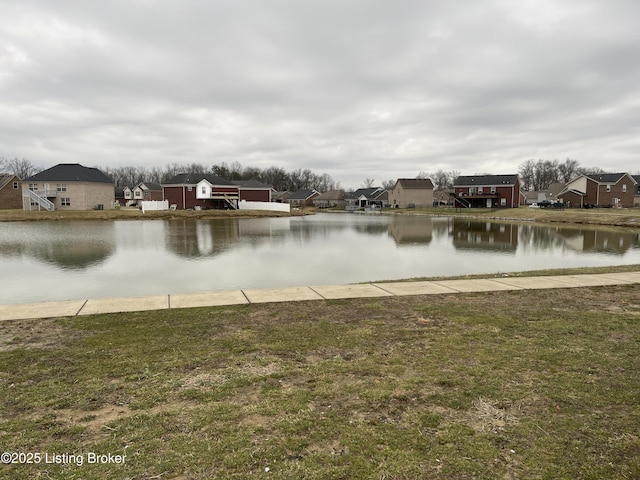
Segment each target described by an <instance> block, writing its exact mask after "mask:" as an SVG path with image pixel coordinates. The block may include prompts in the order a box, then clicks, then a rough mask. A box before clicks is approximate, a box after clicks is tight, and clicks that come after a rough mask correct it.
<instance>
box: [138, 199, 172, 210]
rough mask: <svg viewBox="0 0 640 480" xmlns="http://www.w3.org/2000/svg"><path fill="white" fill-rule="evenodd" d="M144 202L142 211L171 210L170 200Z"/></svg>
mask: <svg viewBox="0 0 640 480" xmlns="http://www.w3.org/2000/svg"><path fill="white" fill-rule="evenodd" d="M141 203H142V213H144V212H146V211H147V210H149V211H151V210H169V200H162V201H161V200H145V201H144V202H141Z"/></svg>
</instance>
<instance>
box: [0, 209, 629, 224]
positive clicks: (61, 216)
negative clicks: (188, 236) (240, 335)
mask: <svg viewBox="0 0 640 480" xmlns="http://www.w3.org/2000/svg"><path fill="white" fill-rule="evenodd" d="M319 212H323V213H351V212H345V211H343V210H331V209H327V210H319V209H316V208H315V207H307V208H303V209H301V210H293V211H292V212H290V213H283V212H276V211H260V210H173V211H151V212H146V213H142V211H140V210H138V209H132V208H121V209H118V210H56V211H53V212H48V211H31V212H29V211H23V210H0V222H31V221H61V220H63V221H69V220H77V221H87V220H99V221H107V220H160V219H163V220H175V219H191V218H195V219H212V220H213V219H224V218H274V217H275V218H277V217H298V216H306V215H314V214H315V213H319ZM379 214H382V215H407V216H430V217H459V218H469V219H477V220H486V221H502V222H520V223H540V224H549V225H556V224H564V225H577V226H582V225H587V226H600V227H622V228H640V209H638V210H635V209H620V210H616V209H594V210H580V209H566V210H560V211H556V210H551V209H530V208H527V207H520V208H517V209H512V208H509V209H498V210H485V209H474V211H473V212H466V211H462V210H454V209H445V208H444V207H439V208H419V209H403V210H398V209H384V210H381V211H380V212H379Z"/></svg>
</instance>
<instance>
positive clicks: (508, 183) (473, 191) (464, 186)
mask: <svg viewBox="0 0 640 480" xmlns="http://www.w3.org/2000/svg"><path fill="white" fill-rule="evenodd" d="M453 189H454V191H453V192H452V193H451V196H452V197H453V198H454V205H455V207H456V208H518V207H519V206H520V203H521V201H522V197H521V195H520V178H519V177H518V175H517V174H510V175H471V176H460V177H458V178H456V179H455V180H454V182H453Z"/></svg>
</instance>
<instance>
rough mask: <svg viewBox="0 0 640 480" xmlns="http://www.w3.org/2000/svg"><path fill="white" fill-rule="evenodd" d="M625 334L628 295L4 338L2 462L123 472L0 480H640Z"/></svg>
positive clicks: (326, 309)
mask: <svg viewBox="0 0 640 480" xmlns="http://www.w3.org/2000/svg"><path fill="white" fill-rule="evenodd" d="M639 320H640V285H631V286H618V287H606V288H604V287H603V288H582V289H560V290H552V291H551V290H550V291H514V292H497V293H477V294H457V295H437V296H416V297H405V298H399V297H392V298H379V299H357V300H339V301H316V302H298V303H278V304H254V305H242V306H234V307H218V308H200V309H187V310H172V311H171V310H169V311H158V312H139V313H132V314H126V315H97V316H92V317H86V318H60V319H56V320H51V321H47V322H43V321H15V322H2V323H0V332H1V333H0V335H1V336H0V339H2V341H3V343H5V342H6V344H5V345H4V347H3V349H2V350H1V351H0V441H1V442H2V445H3V448H4V450H6V451H23V452H25V451H31V452H34V451H40V452H57V453H64V452H66V453H77V452H81V451H83V452H87V451H94V452H98V453H112V454H118V453H120V454H123V453H126V454H127V459H126V463H125V464H124V465H83V466H76V465H42V464H39V465H5V466H0V476H5V477H7V478H18V479H20V478H38V477H40V478H87V479H92V478H96V479H98V478H203V479H204V478H251V477H259V476H265V477H266V476H267V475H268V477H269V478H276V479H280V478H282V479H285V478H286V479H288V478H309V479H329V478H331V479H333V478H367V479H368V478H387V479H409V478H435V479H460V478H462V479H464V478H469V479H470V478H475V479H495V478H507V479H508V478H549V479H551V478H554V479H555V478H572V479H574V478H579V479H602V478H620V479H624V478H639V477H640V436H639V435H638V431H640V401H639V400H638V395H637V393H638V391H640V376H638V375H637V372H638V371H639V367H640V360H639V358H638V351H640V349H639V347H640V322H639ZM7 339H10V341H7ZM266 469H268V472H267V471H266Z"/></svg>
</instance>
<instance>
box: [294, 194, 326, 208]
mask: <svg viewBox="0 0 640 480" xmlns="http://www.w3.org/2000/svg"><path fill="white" fill-rule="evenodd" d="M318 195H320V192H318V191H317V190H298V191H297V192H293V193H292V194H291V196H290V197H289V199H288V200H287V203H289V204H290V205H291V206H292V207H310V206H312V205H313V199H314V198H316V197H317V196H318Z"/></svg>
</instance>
